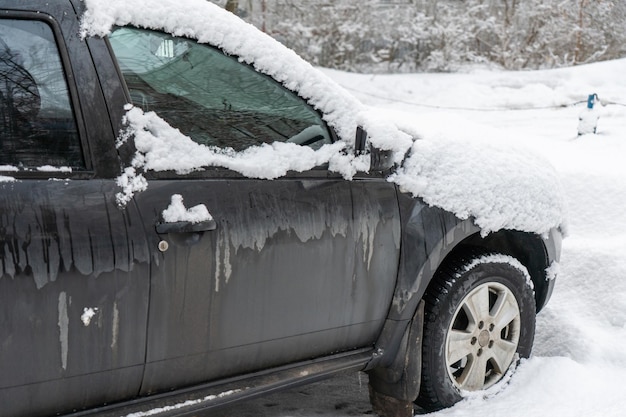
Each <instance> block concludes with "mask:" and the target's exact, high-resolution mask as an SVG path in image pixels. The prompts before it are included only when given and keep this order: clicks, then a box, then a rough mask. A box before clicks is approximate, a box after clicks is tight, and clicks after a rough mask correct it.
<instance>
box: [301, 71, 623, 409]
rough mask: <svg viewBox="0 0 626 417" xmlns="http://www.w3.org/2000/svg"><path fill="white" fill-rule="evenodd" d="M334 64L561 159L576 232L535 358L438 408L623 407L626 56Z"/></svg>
mask: <svg viewBox="0 0 626 417" xmlns="http://www.w3.org/2000/svg"><path fill="white" fill-rule="evenodd" d="M324 72H325V73H326V74H328V75H329V76H331V77H332V78H334V79H335V80H336V81H337V82H339V83H340V84H342V85H343V86H344V87H346V88H347V89H349V90H350V91H354V94H355V95H356V96H357V97H358V98H359V99H361V100H363V102H364V103H366V104H368V105H374V106H379V107H385V108H386V109H389V110H400V111H405V112H409V113H412V114H413V115H414V117H415V120H419V121H420V122H421V123H422V128H424V129H426V128H428V129H432V131H433V132H439V133H436V134H437V135H440V136H442V137H443V136H445V137H461V136H460V135H461V134H464V135H466V136H464V137H469V138H470V139H468V141H471V142H473V141H474V140H476V139H478V140H487V141H492V142H499V143H500V144H502V145H503V146H505V147H511V148H512V149H516V150H522V151H525V150H531V151H534V152H538V153H540V154H542V155H543V157H544V158H546V159H548V160H549V161H550V162H551V163H552V165H553V166H554V167H555V169H556V172H557V176H558V179H559V180H560V182H561V184H562V187H563V190H564V200H565V204H566V205H567V207H568V237H567V238H566V239H565V240H564V241H563V250H562V256H561V260H560V262H559V263H558V264H554V265H552V266H551V267H550V268H549V271H548V272H549V273H550V274H551V276H554V274H555V273H557V274H558V276H557V278H556V287H555V290H554V294H553V296H552V299H551V300H550V303H549V304H548V305H547V307H546V308H545V309H544V310H543V311H542V312H541V313H540V314H539V315H538V317H537V330H536V337H535V345H534V350H533V356H532V357H531V358H530V359H528V360H524V361H522V363H521V364H520V365H519V366H518V368H517V369H516V371H515V372H514V373H513V375H512V376H511V378H510V380H509V381H508V383H506V384H504V385H501V384H498V386H496V387H493V389H491V390H489V392H488V393H487V395H475V396H471V397H469V398H467V399H465V400H463V401H462V402H461V403H459V404H457V405H456V406H454V407H452V408H450V409H447V410H443V411H439V412H436V413H431V414H428V415H429V416H433V417H439V416H441V417H443V416H446V417H448V416H449V417H468V416H479V415H493V416H507V417H528V416H533V417H588V416H597V417H620V416H623V415H624V410H625V409H626V397H625V396H624V383H623V375H624V374H625V373H626V279H624V277H626V255H625V254H626V210H624V207H626V163H624V158H626V82H625V81H624V76H623V74H624V73H626V60H616V61H610V62H603V63H597V64H593V65H586V66H580V67H574V68H565V69H558V70H546V71H527V72H505V71H494V70H491V71H486V70H482V69H473V70H468V71H467V73H462V74H404V75H375V76H374V75H358V74H348V73H344V72H339V71H333V70H324ZM593 93H597V94H598V96H599V97H600V99H601V100H602V103H603V108H602V112H601V113H600V116H599V120H598V122H597V123H598V127H597V134H595V135H594V134H588V135H582V136H578V132H577V127H578V121H579V120H578V117H579V115H580V113H581V112H582V111H583V110H585V106H586V98H587V96H588V95H589V94H593ZM574 103H579V104H576V105H572V104H574ZM615 103H617V104H615ZM550 106H554V107H553V108H546V107H550ZM532 107H536V108H538V109H536V110H531V109H529V108H532ZM476 109H483V110H482V111H476ZM416 143H417V142H416ZM418 412H419V410H418ZM298 415H303V416H304V415H306V414H305V413H303V414H298ZM310 415H311V416H313V415H315V414H314V413H313V412H311V413H310ZM333 415H334V416H336V417H347V415H344V414H341V412H337V413H336V414H333Z"/></svg>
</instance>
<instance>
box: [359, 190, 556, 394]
mask: <svg viewBox="0 0 626 417" xmlns="http://www.w3.org/2000/svg"><path fill="white" fill-rule="evenodd" d="M399 200H400V207H401V222H402V237H401V242H402V243H401V251H400V265H399V270H398V277H397V280H396V289H395V293H394V299H393V302H392V305H391V308H390V310H389V314H388V318H387V321H386V323H385V325H384V326H383V329H382V332H381V334H380V337H379V339H378V341H377V342H376V348H377V352H378V353H379V354H378V355H376V356H375V357H374V358H373V360H372V361H371V362H370V364H369V365H368V366H367V368H366V370H368V371H370V372H369V375H370V386H371V388H372V389H373V390H374V391H376V392H377V393H378V394H382V395H384V396H388V397H392V398H395V399H398V400H403V401H412V399H411V398H410V397H411V396H413V395H415V397H414V398H416V397H417V393H418V392H419V380H420V378H419V377H418V378H417V379H416V378H414V377H413V378H410V376H409V375H407V370H408V368H410V367H412V368H415V367H416V363H414V362H411V361H418V362H419V363H421V337H422V334H421V332H422V328H421V323H422V322H423V303H421V301H422V300H423V297H424V295H425V293H426V291H427V289H428V286H429V284H430V283H431V281H432V279H433V277H434V276H435V274H436V273H437V271H438V270H439V269H440V268H441V267H442V266H443V265H445V264H446V262H447V260H449V259H452V258H453V257H457V256H459V255H460V254H461V253H462V252H465V251H468V250H471V249H472V248H473V249H474V250H476V249H478V250H481V251H488V252H497V253H501V254H504V255H510V256H512V257H514V258H516V259H518V260H519V261H520V262H521V263H522V264H523V265H524V266H526V268H527V269H528V272H529V274H530V276H531V279H532V281H533V284H534V288H535V301H536V306H537V311H539V310H540V309H541V308H543V306H545V304H546V303H547V301H548V299H549V298H550V295H551V293H552V289H553V287H554V279H549V278H550V277H549V276H548V272H547V269H548V268H549V267H550V266H551V265H552V263H553V262H554V261H558V260H559V254H560V245H561V233H560V231H559V230H556V229H554V230H551V231H550V232H549V233H548V234H547V235H546V236H540V235H538V234H535V233H528V232H521V231H516V230H500V231H498V232H493V233H489V234H487V235H483V234H481V230H480V228H478V226H476V225H475V223H474V221H473V219H472V218H469V219H464V220H463V219H459V218H458V217H456V216H455V215H454V214H452V213H450V212H447V211H445V210H442V209H440V208H437V207H432V206H428V205H427V204H425V203H424V202H423V201H421V200H420V199H415V198H411V197H409V196H406V195H404V194H400V196H399ZM552 278H553V277H552ZM416 324H417V326H416ZM416 327H419V329H416ZM408 335H411V337H412V338H417V339H419V340H418V341H417V343H416V341H415V340H410V339H409V338H408ZM415 351H417V354H416V352H415ZM409 356H411V357H412V358H413V359H411V361H409V360H408V359H407V358H409ZM419 368H421V366H419ZM409 381H413V384H411V383H410V382H409ZM407 382H408V383H409V385H410V386H408V387H407V386H406V384H407ZM372 383H373V384H372ZM414 398H413V399H414Z"/></svg>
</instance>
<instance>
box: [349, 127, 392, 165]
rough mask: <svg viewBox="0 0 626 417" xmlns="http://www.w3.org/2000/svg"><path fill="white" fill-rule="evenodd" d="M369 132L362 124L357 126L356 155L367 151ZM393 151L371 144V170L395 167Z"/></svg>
mask: <svg viewBox="0 0 626 417" xmlns="http://www.w3.org/2000/svg"><path fill="white" fill-rule="evenodd" d="M366 143H367V132H366V131H365V129H363V127H362V126H357V128H356V137H355V139H354V155H355V156H359V155H363V154H364V153H365V149H366ZM393 165H394V164H393V151H391V150H384V149H379V148H376V147H374V146H372V145H371V144H370V172H385V171H388V170H390V169H391V168H393Z"/></svg>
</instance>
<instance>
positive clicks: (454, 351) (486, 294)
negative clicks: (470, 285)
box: [445, 282, 521, 391]
mask: <svg viewBox="0 0 626 417" xmlns="http://www.w3.org/2000/svg"><path fill="white" fill-rule="evenodd" d="M520 327H521V314H520V309H519V305H518V303H517V300H516V298H515V296H514V295H513V293H512V292H511V290H510V289H509V288H508V287H506V286H505V285H503V284H500V283H497V282H488V283H484V284H481V285H479V286H478V287H476V288H474V289H473V290H472V291H471V292H470V293H469V294H467V295H466V296H465V297H464V298H463V300H462V301H461V303H460V304H459V306H458V308H457V309H456V311H455V312H454V316H453V318H452V321H451V323H450V326H449V328H448V333H447V336H446V343H445V361H446V369H447V371H448V376H449V377H450V379H451V380H452V382H453V384H454V385H455V386H456V387H457V388H458V389H459V390H462V391H477V390H481V389H485V388H489V387H490V386H492V385H493V384H495V383H496V382H498V381H499V380H500V379H501V378H502V377H503V376H504V374H505V373H506V371H507V369H508V368H509V366H510V365H511V363H512V362H513V360H514V359H515V357H516V352H517V347H518V345H519V336H520Z"/></svg>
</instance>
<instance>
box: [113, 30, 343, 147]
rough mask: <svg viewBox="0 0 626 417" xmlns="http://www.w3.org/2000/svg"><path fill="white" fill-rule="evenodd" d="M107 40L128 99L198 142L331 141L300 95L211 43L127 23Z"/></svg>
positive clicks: (223, 144) (241, 144)
mask: <svg viewBox="0 0 626 417" xmlns="http://www.w3.org/2000/svg"><path fill="white" fill-rule="evenodd" d="M109 39H110V43H111V46H112V49H113V51H114V53H115V55H116V58H117V60H118V64H119V66H120V68H121V71H122V74H123V75H124V79H125V80H126V84H127V86H128V89H129V92H130V96H131V100H132V102H133V104H134V105H136V106H139V107H141V108H142V109H143V110H144V111H155V112H156V113H157V114H158V115H159V116H160V117H162V118H164V119H165V120H167V121H168V122H169V123H170V124H171V125H172V126H174V127H176V128H178V129H180V130H181V131H182V132H183V133H184V134H186V135H188V136H190V137H191V138H192V139H193V140H195V141H196V142H198V143H202V144H205V145H210V146H217V147H220V148H233V149H235V150H242V149H245V148H247V147H250V146H253V145H259V144H261V143H272V142H275V141H279V142H293V143H296V144H300V145H307V146H311V147H313V148H315V149H317V148H319V147H321V146H322V145H323V144H326V143H330V142H331V140H330V135H329V134H328V129H327V128H326V126H325V124H324V122H323V121H322V120H321V118H320V116H319V114H318V113H317V112H316V111H315V110H313V109H312V108H311V107H310V106H309V105H308V104H307V103H306V102H305V101H304V100H302V99H301V98H300V97H298V96H297V95H295V94H294V93H292V92H291V91H289V90H287V89H286V88H284V87H283V86H282V85H280V84H279V83H277V82H275V81H274V80H273V79H271V78H270V77H267V76H265V75H263V74H260V73H257V72H256V71H254V69H253V68H251V67H250V66H248V65H245V64H243V63H241V62H239V61H238V60H237V59H235V58H233V57H230V56H227V55H225V54H224V53H222V52H221V51H219V50H217V49H215V48H212V47H210V46H207V45H202V44H198V43H196V42H194V41H192V40H189V39H185V38H176V37H173V36H170V35H168V34H165V33H162V32H155V31H149V30H142V29H136V28H126V27H125V28H117V29H115V30H114V31H113V33H112V34H111V36H110V38H109Z"/></svg>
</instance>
